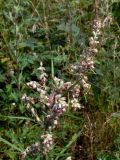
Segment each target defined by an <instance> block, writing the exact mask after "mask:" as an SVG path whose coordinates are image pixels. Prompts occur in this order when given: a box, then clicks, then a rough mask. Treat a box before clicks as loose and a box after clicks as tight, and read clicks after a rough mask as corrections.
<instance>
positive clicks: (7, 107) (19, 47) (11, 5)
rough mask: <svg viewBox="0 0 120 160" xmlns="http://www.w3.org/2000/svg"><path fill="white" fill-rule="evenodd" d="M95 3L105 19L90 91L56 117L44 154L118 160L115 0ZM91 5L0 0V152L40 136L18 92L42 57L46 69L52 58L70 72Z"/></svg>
mask: <svg viewBox="0 0 120 160" xmlns="http://www.w3.org/2000/svg"><path fill="white" fill-rule="evenodd" d="M99 7H100V15H101V17H102V18H103V19H104V25H105V27H104V29H103V31H102V36H101V39H102V45H101V47H100V49H99V53H98V54H97V56H96V59H95V66H96V74H92V73H90V75H89V77H90V83H91V85H92V90H93V94H94V96H88V97H87V101H85V108H84V109H82V110H81V111H78V112H77V111H75V112H71V111H68V112H67V113H65V115H64V116H63V117H62V118H61V119H60V124H59V126H58V128H57V129H56V131H55V142H56V144H55V146H54V148H53V150H52V151H51V152H50V153H49V155H47V156H46V160H52V159H53V160H57V159H60V160H62V159H63V160H65V159H66V158H67V157H68V156H72V157H73V159H75V160H77V159H78V160H79V159H81V160H84V159H85V160H86V159H88V160H94V159H98V160H113V159H115V160H120V123H119V121H120V69H119V68H120V37H119V35H120V18H119V17H120V2H119V0H104V1H102V0H101V1H100V6H99ZM93 8H94V1H92V0H80V1H79V0H61V1H59V0H26V1H24V0H5V1H4V0H0V22H1V24H0V40H1V41H0V159H3V160H4V159H11V160H16V159H18V156H19V154H20V152H21V151H22V150H23V149H24V148H25V147H26V146H27V145H29V144H30V143H33V142H34V141H36V140H37V139H38V138H39V134H41V133H42V130H40V129H39V126H38V125H36V124H35V123H34V122H33V120H32V118H31V116H30V114H29V113H28V112H27V111H26V109H25V106H24V105H23V104H22V102H21V100H20V98H21V96H22V94H23V93H26V92H27V93H29V90H28V89H27V88H26V86H25V83H26V82H28V81H29V80H36V78H37V76H36V68H37V67H38V66H39V63H40V61H41V60H42V61H43V64H44V65H45V66H46V69H47V72H48V73H49V75H51V73H52V67H53V64H54V72H55V75H56V76H58V77H60V78H62V79H64V80H68V81H69V79H72V76H71V74H70V64H71V63H73V62H77V61H79V56H80V54H81V53H82V51H83V49H85V48H86V47H87V45H88V38H89V36H90V35H91V21H92V20H93V18H94V11H93ZM31 94H32V93H31ZM37 107H39V106H36V108H37ZM80 130H81V133H80V135H79V137H77V138H75V137H74V136H75V135H74V134H77V133H78V132H79V131H80ZM73 135H74V136H73ZM91 139H93V141H92V142H91ZM71 142H73V143H71ZM28 159H36V160H38V159H41V158H40V155H36V156H35V157H34V158H33V157H28Z"/></svg>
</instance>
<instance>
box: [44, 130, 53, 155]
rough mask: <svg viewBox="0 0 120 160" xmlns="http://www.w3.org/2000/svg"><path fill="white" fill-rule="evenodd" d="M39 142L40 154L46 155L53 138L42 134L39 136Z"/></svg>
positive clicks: (50, 135)
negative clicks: (40, 146) (40, 141)
mask: <svg viewBox="0 0 120 160" xmlns="http://www.w3.org/2000/svg"><path fill="white" fill-rule="evenodd" d="M41 140H42V143H41V145H42V153H43V154H47V153H48V152H49V151H50V150H51V149H52V145H53V136H52V134H49V133H47V134H44V135H41Z"/></svg>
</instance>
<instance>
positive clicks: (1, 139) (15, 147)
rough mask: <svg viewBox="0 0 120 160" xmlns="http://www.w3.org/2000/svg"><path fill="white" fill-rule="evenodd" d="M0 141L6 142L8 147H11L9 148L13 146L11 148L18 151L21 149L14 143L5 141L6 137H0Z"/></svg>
mask: <svg viewBox="0 0 120 160" xmlns="http://www.w3.org/2000/svg"><path fill="white" fill-rule="evenodd" d="M0 141H1V142H3V143H5V144H7V145H8V146H9V147H11V148H13V149H15V150H17V151H19V152H22V151H23V150H21V149H20V148H18V147H17V146H16V145H15V144H12V143H10V142H9V141H7V140H6V139H4V138H2V137H0Z"/></svg>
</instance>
